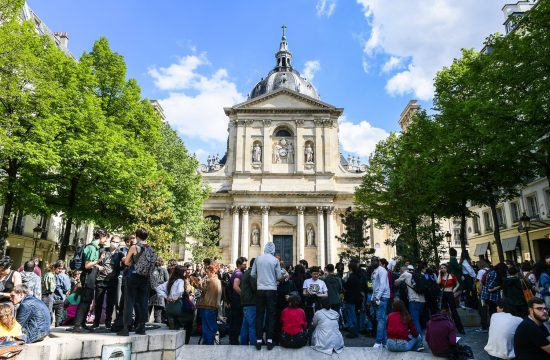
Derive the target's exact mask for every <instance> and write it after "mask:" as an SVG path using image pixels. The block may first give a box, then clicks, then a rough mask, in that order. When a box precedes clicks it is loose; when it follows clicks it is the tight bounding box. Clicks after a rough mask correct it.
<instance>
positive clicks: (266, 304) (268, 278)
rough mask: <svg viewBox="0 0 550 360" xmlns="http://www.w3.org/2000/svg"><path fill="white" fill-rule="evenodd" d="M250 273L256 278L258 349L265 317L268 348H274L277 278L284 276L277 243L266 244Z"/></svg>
mask: <svg viewBox="0 0 550 360" xmlns="http://www.w3.org/2000/svg"><path fill="white" fill-rule="evenodd" d="M250 275H251V276H252V277H254V278H256V282H257V286H258V291H257V292H256V349H257V350H261V348H262V337H263V332H264V318H265V329H266V343H267V349H268V350H272V349H273V333H274V329H275V321H277V320H276V318H275V311H276V309H275V306H276V302H277V280H279V279H280V278H281V277H282V273H281V263H280V262H279V260H277V259H276V258H275V244H274V243H272V242H268V243H267V244H265V248H264V253H263V255H260V256H258V258H257V259H256V261H255V262H254V266H253V267H252V272H251V273H250Z"/></svg>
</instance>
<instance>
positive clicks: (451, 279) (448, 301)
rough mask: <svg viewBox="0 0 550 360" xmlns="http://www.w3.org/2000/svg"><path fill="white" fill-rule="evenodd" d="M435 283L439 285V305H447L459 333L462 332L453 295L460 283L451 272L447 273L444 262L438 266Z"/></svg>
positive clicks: (447, 269) (462, 327)
mask: <svg viewBox="0 0 550 360" xmlns="http://www.w3.org/2000/svg"><path fill="white" fill-rule="evenodd" d="M437 283H438V284H439V286H441V306H442V307H448V308H449V309H450V310H451V314H452V316H453V321H454V323H455V326H456V329H457V330H458V332H459V333H460V334H464V326H462V321H461V320H460V316H459V315H458V311H456V302H455V295H456V294H457V293H458V292H459V289H460V284H459V283H458V279H457V278H456V276H454V275H453V274H451V273H449V268H448V266H447V265H445V264H441V265H440V266H439V276H438V277H437Z"/></svg>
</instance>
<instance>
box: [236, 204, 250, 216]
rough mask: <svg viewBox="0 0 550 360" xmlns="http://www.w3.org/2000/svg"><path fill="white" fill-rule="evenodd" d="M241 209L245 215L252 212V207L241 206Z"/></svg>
mask: <svg viewBox="0 0 550 360" xmlns="http://www.w3.org/2000/svg"><path fill="white" fill-rule="evenodd" d="M239 208H240V209H241V210H242V212H243V215H247V214H248V211H249V210H250V206H248V205H241V206H239Z"/></svg>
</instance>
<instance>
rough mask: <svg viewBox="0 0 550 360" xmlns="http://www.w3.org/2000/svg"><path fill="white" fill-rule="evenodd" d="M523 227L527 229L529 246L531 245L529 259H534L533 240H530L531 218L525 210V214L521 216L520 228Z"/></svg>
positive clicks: (526, 234)
mask: <svg viewBox="0 0 550 360" xmlns="http://www.w3.org/2000/svg"><path fill="white" fill-rule="evenodd" d="M520 227H522V228H523V229H524V230H525V236H526V237H527V246H528V247H529V260H531V261H533V260H534V259H533V253H532V251H531V241H530V240H529V228H530V227H531V218H530V217H529V216H527V214H526V213H525V211H524V212H523V215H522V216H521V217H520V218H519V227H518V231H519V228H520Z"/></svg>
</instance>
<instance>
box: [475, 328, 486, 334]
mask: <svg viewBox="0 0 550 360" xmlns="http://www.w3.org/2000/svg"><path fill="white" fill-rule="evenodd" d="M476 332H478V333H488V332H489V330H485V329H476Z"/></svg>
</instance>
